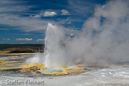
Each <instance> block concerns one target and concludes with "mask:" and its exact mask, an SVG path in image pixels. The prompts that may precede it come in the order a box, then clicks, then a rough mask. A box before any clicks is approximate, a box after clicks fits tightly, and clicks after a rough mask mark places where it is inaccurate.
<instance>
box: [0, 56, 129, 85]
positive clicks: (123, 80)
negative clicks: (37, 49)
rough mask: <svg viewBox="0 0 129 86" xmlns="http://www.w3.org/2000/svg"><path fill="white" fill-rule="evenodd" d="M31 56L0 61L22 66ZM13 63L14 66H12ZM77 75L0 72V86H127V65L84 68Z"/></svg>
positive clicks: (11, 57)
mask: <svg viewBox="0 0 129 86" xmlns="http://www.w3.org/2000/svg"><path fill="white" fill-rule="evenodd" d="M31 56H33V54H10V55H1V56H0V60H9V61H10V63H8V64H9V65H5V64H3V65H2V64H1V66H0V68H2V67H3V68H4V67H9V66H11V67H12V66H15V67H17V66H18V65H21V64H24V61H25V60H26V59H27V58H28V57H31ZM14 63H15V64H14ZM85 70H86V71H85V72H84V73H81V74H79V75H66V76H50V75H42V74H38V73H35V72H33V71H31V72H19V71H17V70H8V71H0V86H3V85H4V86H129V64H127V63H126V64H125V63H122V64H117V65H110V66H109V67H103V68H102V67H101V68H100V67H86V68H85Z"/></svg>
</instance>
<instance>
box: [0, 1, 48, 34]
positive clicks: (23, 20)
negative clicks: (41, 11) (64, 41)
mask: <svg viewBox="0 0 129 86" xmlns="http://www.w3.org/2000/svg"><path fill="white" fill-rule="evenodd" d="M22 3H25V2H21V1H12V0H4V1H3V0H0V24H4V25H7V26H11V27H15V28H14V29H19V30H22V31H27V32H28V31H40V32H41V31H43V30H45V29H46V28H47V23H48V22H49V20H45V19H40V18H38V17H40V15H35V16H34V17H29V16H28V17H24V16H19V14H14V13H13V12H19V13H26V12H29V11H31V10H30V8H31V7H33V6H25V5H23V4H22ZM29 15H32V14H29ZM8 29H10V28H8Z"/></svg>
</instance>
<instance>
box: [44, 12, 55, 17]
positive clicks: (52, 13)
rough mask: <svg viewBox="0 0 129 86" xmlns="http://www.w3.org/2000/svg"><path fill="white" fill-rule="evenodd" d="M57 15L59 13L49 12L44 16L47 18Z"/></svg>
mask: <svg viewBox="0 0 129 86" xmlns="http://www.w3.org/2000/svg"><path fill="white" fill-rule="evenodd" d="M55 15H57V13H56V12H48V11H46V12H45V13H44V16H45V17H47V16H51V17H52V16H55Z"/></svg>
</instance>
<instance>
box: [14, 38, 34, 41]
mask: <svg viewBox="0 0 129 86" xmlns="http://www.w3.org/2000/svg"><path fill="white" fill-rule="evenodd" d="M16 40H17V41H32V38H16Z"/></svg>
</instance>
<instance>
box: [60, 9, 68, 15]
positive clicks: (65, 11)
mask: <svg viewBox="0 0 129 86" xmlns="http://www.w3.org/2000/svg"><path fill="white" fill-rule="evenodd" d="M61 12H62V14H61V15H70V13H69V12H68V11H67V10H64V9H63V10H61Z"/></svg>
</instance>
